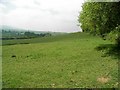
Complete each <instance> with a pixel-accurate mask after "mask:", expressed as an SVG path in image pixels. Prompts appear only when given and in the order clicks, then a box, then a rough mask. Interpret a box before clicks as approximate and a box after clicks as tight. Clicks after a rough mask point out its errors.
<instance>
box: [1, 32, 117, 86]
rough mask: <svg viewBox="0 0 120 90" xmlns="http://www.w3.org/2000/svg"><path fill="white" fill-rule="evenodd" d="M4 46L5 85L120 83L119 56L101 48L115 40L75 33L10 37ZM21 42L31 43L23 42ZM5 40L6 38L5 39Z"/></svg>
mask: <svg viewBox="0 0 120 90" xmlns="http://www.w3.org/2000/svg"><path fill="white" fill-rule="evenodd" d="M9 42H10V43H16V42H17V44H16V45H8V44H9V43H8V42H6V43H7V44H6V46H3V60H2V62H3V63H2V64H3V65H2V66H3V68H2V74H3V75H2V76H3V88H38V87H39V88H51V87H52V88H75V87H76V88H78V87H79V88H83V87H84V88H85V87H88V88H90V87H92V88H93V87H95V88H96V87H98V88H105V87H106V88H112V87H117V85H118V81H117V80H118V79H117V78H118V65H117V62H118V60H117V59H115V57H112V56H109V55H105V51H103V50H102V51H97V50H96V47H98V46H99V45H101V44H108V45H109V44H111V42H109V41H104V40H102V39H100V38H99V37H93V36H90V35H88V34H85V33H75V34H69V35H63V36H56V37H46V38H42V39H40V38H37V39H31V40H18V41H14V40H12V41H9ZM20 42H24V43H29V44H20ZM4 43H5V42H4Z"/></svg>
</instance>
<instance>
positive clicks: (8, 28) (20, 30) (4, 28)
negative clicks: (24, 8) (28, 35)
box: [0, 25, 66, 35]
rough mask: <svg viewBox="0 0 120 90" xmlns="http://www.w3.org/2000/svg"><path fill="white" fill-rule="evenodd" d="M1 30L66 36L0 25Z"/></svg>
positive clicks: (58, 33)
mask: <svg viewBox="0 0 120 90" xmlns="http://www.w3.org/2000/svg"><path fill="white" fill-rule="evenodd" d="M2 30H5V31H15V32H21V33H24V32H27V31H29V32H34V33H35V34H41V33H50V34H52V35H60V34H66V33H65V32H52V31H37V30H30V29H28V30H27V29H21V28H16V27H12V26H7V25H0V32H1V31H2Z"/></svg>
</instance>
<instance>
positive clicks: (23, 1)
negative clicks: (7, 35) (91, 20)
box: [0, 0, 83, 32]
mask: <svg viewBox="0 0 120 90" xmlns="http://www.w3.org/2000/svg"><path fill="white" fill-rule="evenodd" d="M5 1H6V2H5ZM6 3H7V4H6ZM82 3H83V0H4V3H1V2H0V5H2V6H0V12H2V14H3V15H4V17H3V22H2V23H1V22H0V24H6V25H11V26H15V27H19V28H26V29H32V30H42V31H43V30H44V31H62V32H64V31H65V32H74V31H80V28H79V27H78V26H77V24H78V22H77V16H78V15H79V11H80V10H81V5H82ZM8 4H10V5H8ZM12 5H13V7H14V9H13V8H11V9H9V8H10V7H12ZM6 9H7V11H8V12H7V13H6V12H4V10H6ZM2 14H0V16H1V15H2Z"/></svg>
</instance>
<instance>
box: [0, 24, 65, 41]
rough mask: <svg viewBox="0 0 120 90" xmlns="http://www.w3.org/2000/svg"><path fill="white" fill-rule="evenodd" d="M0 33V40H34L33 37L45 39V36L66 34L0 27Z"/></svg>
mask: <svg viewBox="0 0 120 90" xmlns="http://www.w3.org/2000/svg"><path fill="white" fill-rule="evenodd" d="M0 32H1V33H2V37H1V39H3V40H8V39H26V38H33V37H34V38H35V37H46V36H56V35H62V34H66V33H63V32H51V31H35V30H26V29H20V28H16V27H11V26H6V25H0Z"/></svg>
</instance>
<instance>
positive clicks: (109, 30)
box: [78, 2, 120, 46]
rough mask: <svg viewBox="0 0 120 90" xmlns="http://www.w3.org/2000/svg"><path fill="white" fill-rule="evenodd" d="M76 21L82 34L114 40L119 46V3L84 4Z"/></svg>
mask: <svg viewBox="0 0 120 90" xmlns="http://www.w3.org/2000/svg"><path fill="white" fill-rule="evenodd" d="M78 21H79V23H80V27H81V28H82V30H83V32H89V33H91V34H93V35H99V36H100V37H102V38H106V39H111V40H114V41H115V42H116V44H117V45H118V46H120V2H85V3H84V4H83V6H82V11H81V12H80V15H79V18H78Z"/></svg>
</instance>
